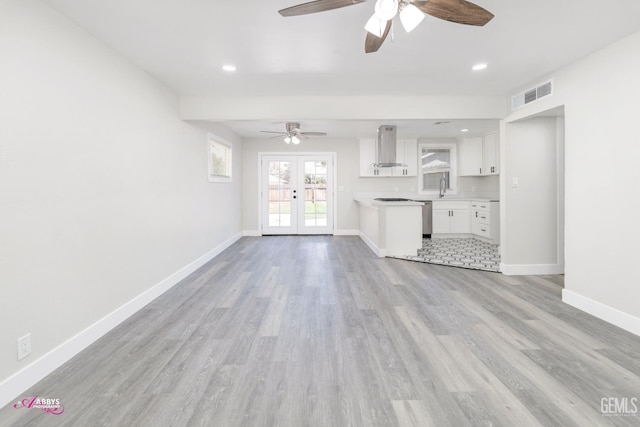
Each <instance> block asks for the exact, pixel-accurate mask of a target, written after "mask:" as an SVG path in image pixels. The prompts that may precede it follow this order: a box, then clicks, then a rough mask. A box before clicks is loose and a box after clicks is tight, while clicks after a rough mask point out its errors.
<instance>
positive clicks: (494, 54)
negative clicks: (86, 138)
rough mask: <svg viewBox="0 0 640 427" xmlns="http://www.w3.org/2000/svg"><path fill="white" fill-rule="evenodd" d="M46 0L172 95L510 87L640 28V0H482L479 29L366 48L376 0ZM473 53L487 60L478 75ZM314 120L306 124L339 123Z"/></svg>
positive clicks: (429, 29) (452, 91)
mask: <svg viewBox="0 0 640 427" xmlns="http://www.w3.org/2000/svg"><path fill="white" fill-rule="evenodd" d="M45 1H46V2H47V3H49V4H50V5H52V6H53V7H55V8H56V9H58V10H59V11H61V12H62V13H64V14H65V15H67V16H68V17H70V18H71V19H72V20H73V21H75V22H76V23H77V24H79V25H80V26H81V27H83V28H85V29H86V30H87V31H88V32H89V33H91V34H93V35H95V36H96V37H97V38H99V39H101V40H102V41H104V42H105V43H106V44H108V45H110V46H111V47H113V48H114V49H116V50H118V51H119V52H121V53H122V54H123V55H124V56H125V57H127V58H129V59H130V60H131V61H132V62H133V63H135V64H136V65H138V66H139V67H141V68H142V69H144V70H146V71H147V72H149V73H150V74H151V75H153V76H155V77H156V78H158V79H159V80H161V81H162V82H164V83H165V84H166V85H167V86H169V87H170V88H172V89H173V90H174V91H175V92H176V93H178V94H181V95H200V96H240V95H246V96H251V95H254V96H261V95H293V96H296V95H425V96H428V95H499V96H507V95H511V94H512V91H513V90H514V89H515V88H517V87H519V86H521V85H523V84H525V83H527V82H530V81H532V80H534V79H536V78H539V77H540V76H542V75H544V74H547V73H550V72H552V71H553V70H555V69H557V68H560V67H562V66H564V65H566V64H568V63H570V62H572V61H574V60H576V59H578V58H580V57H582V56H585V55H587V54H589V53H591V52H593V51H595V50H598V49H599V48H601V47H604V46H606V45H607V44H610V43H612V42H614V41H616V40H618V39H620V38H622V37H624V36H626V35H628V34H631V33H633V32H635V31H638V30H640V1H638V0H614V1H609V2H603V1H601V0H598V1H596V0H535V1H527V0H510V1H504V0H477V1H475V3H476V4H478V5H479V6H482V7H484V8H485V9H487V10H489V11H491V12H492V13H493V14H494V15H495V18H494V19H493V20H492V21H491V22H490V23H489V24H487V25H486V26H485V27H471V26H465V25H459V24H453V23H450V22H445V21H442V20H438V19H436V18H432V17H430V16H427V17H426V19H425V20H424V21H423V22H422V24H421V25H420V26H419V27H418V28H417V29H416V30H414V31H413V32H412V33H410V34H406V33H405V32H404V30H403V29H402V27H401V26H400V25H394V27H395V30H394V35H395V40H394V41H393V42H392V41H391V40H390V39H388V40H387V41H386V42H385V44H384V45H383V46H382V47H381V49H380V50H379V51H378V52H377V53H373V54H365V53H364V39H365V30H364V29H363V26H364V24H365V22H366V21H367V19H368V18H369V16H370V15H371V14H372V13H373V5H374V2H373V0H370V1H368V2H366V3H362V4H356V5H353V6H349V7H345V8H341V9H336V10H333V11H328V12H323V13H318V14H313V15H305V16H297V17H288V18H283V17H281V16H280V15H279V14H278V13H277V11H278V10H279V9H282V8H285V7H289V6H292V5H295V4H298V3H302V2H304V0H302V1H298V0H244V1H221V0H162V1H158V0H135V1H131V0H90V1H88V0H45ZM396 20H397V18H396ZM396 24H397V23H396ZM478 62H486V63H488V64H489V67H488V68H487V69H486V70H484V71H482V72H473V71H472V70H471V66H472V65H473V64H475V63H478ZM225 63H233V64H235V65H236V66H237V67H238V71H237V72H235V73H233V74H229V73H227V72H223V71H222V70H221V66H222V65H223V64H225ZM317 124H318V126H319V127H323V128H324V129H315V123H314V124H313V127H314V129H307V130H310V131H316V130H327V128H332V127H333V126H335V127H336V129H337V130H339V129H340V127H341V126H343V125H345V124H344V123H333V122H331V123H317ZM352 125H353V126H360V125H361V124H358V123H352ZM369 125H373V123H369ZM422 125H423V126H425V127H427V128H429V129H431V127H432V126H431V124H430V123H423V124H422ZM461 125H462V124H461ZM264 126H269V128H267V130H280V128H279V127H280V126H282V127H284V126H283V125H282V124H280V123H276V124H274V123H269V122H263V123H255V122H238V123H235V124H231V125H230V127H231V128H232V129H234V130H235V131H236V132H238V133H239V134H240V135H241V136H254V137H255V136H258V135H257V134H256V131H257V130H259V129H261V128H262V127H264ZM341 133H343V132H341ZM442 136H444V135H442Z"/></svg>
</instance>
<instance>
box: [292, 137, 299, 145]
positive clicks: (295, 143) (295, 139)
mask: <svg viewBox="0 0 640 427" xmlns="http://www.w3.org/2000/svg"><path fill="white" fill-rule="evenodd" d="M291 143H292V144H294V145H298V144H300V138H298V137H297V136H295V135H294V136H292V137H291Z"/></svg>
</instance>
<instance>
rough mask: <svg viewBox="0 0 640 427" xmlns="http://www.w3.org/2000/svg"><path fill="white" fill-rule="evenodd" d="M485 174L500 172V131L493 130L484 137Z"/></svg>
mask: <svg viewBox="0 0 640 427" xmlns="http://www.w3.org/2000/svg"><path fill="white" fill-rule="evenodd" d="M482 142H483V146H482V148H483V169H482V174H483V175H498V174H499V173H500V133H499V132H492V133H490V134H487V135H485V136H484V137H483V141H482Z"/></svg>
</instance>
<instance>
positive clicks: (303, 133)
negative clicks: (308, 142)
mask: <svg viewBox="0 0 640 427" xmlns="http://www.w3.org/2000/svg"><path fill="white" fill-rule="evenodd" d="M299 135H304V136H326V135H327V133H326V132H300V133H299Z"/></svg>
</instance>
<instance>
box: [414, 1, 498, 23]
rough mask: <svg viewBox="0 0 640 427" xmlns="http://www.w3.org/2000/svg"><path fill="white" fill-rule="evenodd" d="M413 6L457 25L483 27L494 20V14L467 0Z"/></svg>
mask: <svg viewBox="0 0 640 427" xmlns="http://www.w3.org/2000/svg"><path fill="white" fill-rule="evenodd" d="M413 4H414V5H415V6H416V7H417V8H418V9H420V10H421V11H423V12H424V13H426V14H427V15H431V16H435V17H436V18H440V19H444V20H445V21H449V22H455V23H457V24H466V25H476V26H478V27H482V26H483V25H486V24H487V23H488V22H489V21H491V20H492V19H493V13H491V12H489V11H488V10H486V9H483V8H481V7H480V6H478V5H477V4H473V3H471V2H468V1H466V0H429V1H427V2H415V3H413Z"/></svg>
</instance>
